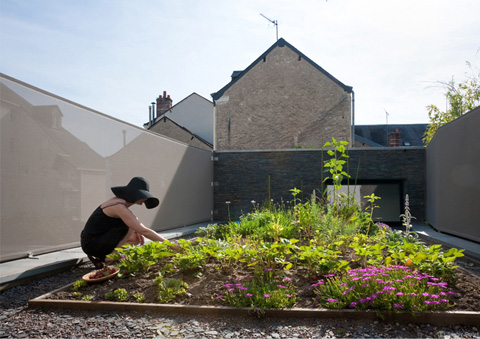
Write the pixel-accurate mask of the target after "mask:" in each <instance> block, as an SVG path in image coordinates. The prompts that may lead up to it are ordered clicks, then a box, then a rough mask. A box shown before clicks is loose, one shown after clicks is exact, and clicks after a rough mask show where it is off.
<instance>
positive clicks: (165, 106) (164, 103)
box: [157, 91, 172, 117]
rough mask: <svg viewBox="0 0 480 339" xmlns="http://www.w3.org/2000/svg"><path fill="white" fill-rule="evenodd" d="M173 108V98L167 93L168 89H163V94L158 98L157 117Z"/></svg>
mask: <svg viewBox="0 0 480 339" xmlns="http://www.w3.org/2000/svg"><path fill="white" fill-rule="evenodd" d="M170 108H172V99H170V95H167V91H163V96H158V98H157V117H158V116H160V115H162V114H163V113H165V112H166V111H168V110H169V109H170Z"/></svg>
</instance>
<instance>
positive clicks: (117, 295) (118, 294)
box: [113, 288, 130, 301]
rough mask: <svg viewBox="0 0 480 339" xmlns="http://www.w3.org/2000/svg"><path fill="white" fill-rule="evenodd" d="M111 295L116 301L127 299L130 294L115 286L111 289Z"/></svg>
mask: <svg viewBox="0 0 480 339" xmlns="http://www.w3.org/2000/svg"><path fill="white" fill-rule="evenodd" d="M113 297H114V299H115V300H117V301H128V299H129V298H130V294H129V293H128V292H127V290H126V289H124V288H117V289H116V290H115V291H113Z"/></svg>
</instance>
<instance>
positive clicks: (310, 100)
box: [212, 39, 353, 150]
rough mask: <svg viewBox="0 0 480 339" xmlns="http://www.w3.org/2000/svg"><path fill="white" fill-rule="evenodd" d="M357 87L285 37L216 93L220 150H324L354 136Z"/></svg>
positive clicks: (217, 133)
mask: <svg viewBox="0 0 480 339" xmlns="http://www.w3.org/2000/svg"><path fill="white" fill-rule="evenodd" d="M352 94H353V91H352V87H350V86H346V85H344V84H343V83H341V82H340V81H338V80H337V79H336V78H334V77H333V76H332V75H331V74H329V73H328V72H326V71H325V70H324V69H323V68H321V67H320V66H318V65H317V64H316V63H314V62H313V61H312V60H310V59H309V58H308V57H306V56H305V55H304V54H303V53H301V52H300V51H298V50H297V49H296V48H295V47H293V46H292V45H290V44H289V43H288V42H287V41H285V40H284V39H279V40H278V41H277V42H276V43H275V44H273V45H272V46H271V47H270V48H269V49H268V50H267V51H266V52H265V53H263V54H262V55H261V56H260V57H259V58H258V59H257V60H255V61H254V62H253V63H252V64H251V65H250V66H249V67H247V68H246V69H245V70H244V71H236V72H234V73H233V74H232V80H231V82H230V83H228V84H227V85H226V86H225V87H223V88H222V89H221V90H220V91H218V92H216V93H213V94H212V98H213V101H214V106H215V108H214V112H215V113H214V117H215V122H214V123H215V140H214V149H216V150H249V149H250V150H251V149H291V148H300V147H312V148H320V147H322V145H323V144H324V143H325V142H326V141H329V140H331V138H332V137H335V138H336V139H337V140H338V139H340V140H352V138H351V120H352V119H351V117H352Z"/></svg>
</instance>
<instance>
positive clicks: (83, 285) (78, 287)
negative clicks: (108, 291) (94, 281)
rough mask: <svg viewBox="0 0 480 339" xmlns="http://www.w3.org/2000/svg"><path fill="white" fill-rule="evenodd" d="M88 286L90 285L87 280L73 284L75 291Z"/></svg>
mask: <svg viewBox="0 0 480 339" xmlns="http://www.w3.org/2000/svg"><path fill="white" fill-rule="evenodd" d="M87 285H88V283H87V282H86V281H85V280H83V279H82V280H77V281H75V282H74V283H73V290H74V291H78V290H79V289H81V288H82V287H86V286H87Z"/></svg>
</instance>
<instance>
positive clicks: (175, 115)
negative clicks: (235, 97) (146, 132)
mask: <svg viewBox="0 0 480 339" xmlns="http://www.w3.org/2000/svg"><path fill="white" fill-rule="evenodd" d="M208 107H210V109H211V112H210V111H208V110H209V108H208ZM207 111H208V112H207ZM164 118H168V120H169V121H172V122H173V123H174V124H175V125H176V126H178V127H180V128H182V129H183V130H185V131H187V132H188V133H190V134H192V135H193V136H195V137H196V138H197V139H199V140H201V141H204V142H205V143H206V144H207V145H209V146H211V145H212V144H213V103H212V102H211V101H210V100H208V99H205V98H204V97H202V96H201V95H199V94H197V93H195V92H194V93H192V94H190V95H189V96H187V97H185V98H184V99H182V100H181V101H179V102H178V103H176V104H175V105H173V106H172V107H171V108H170V109H169V110H167V111H166V112H164V113H162V114H160V115H159V116H157V117H155V119H154V120H153V121H149V122H147V123H145V124H143V127H144V128H146V129H152V127H153V126H155V125H156V124H157V123H159V122H160V121H162V120H163V119H164Z"/></svg>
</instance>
